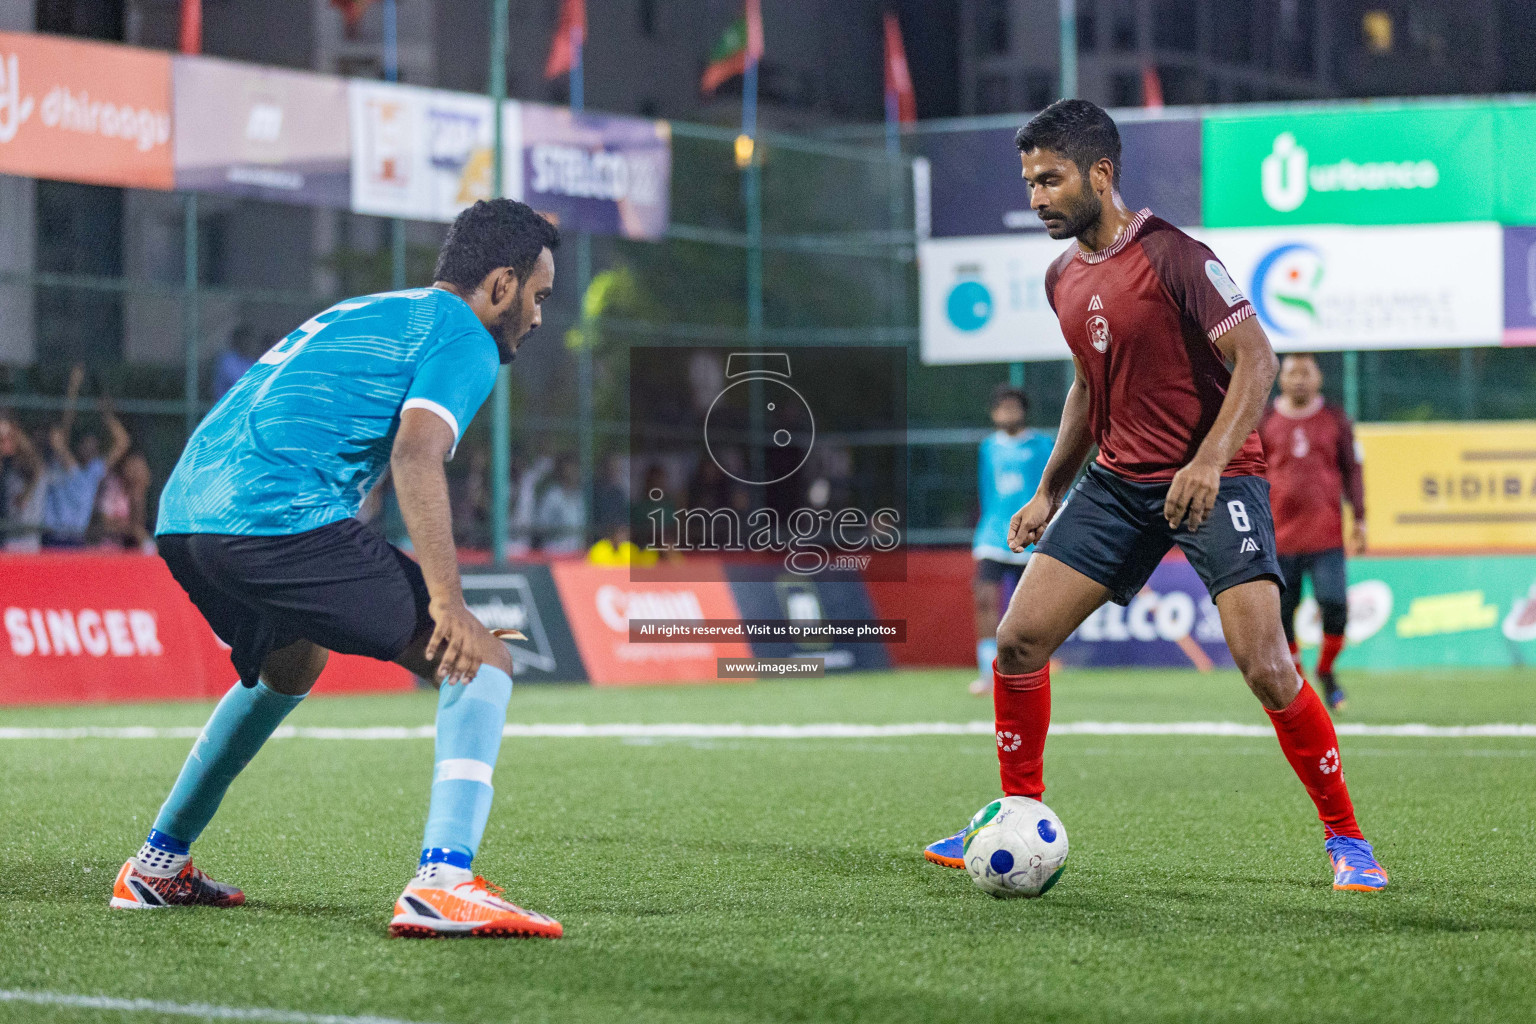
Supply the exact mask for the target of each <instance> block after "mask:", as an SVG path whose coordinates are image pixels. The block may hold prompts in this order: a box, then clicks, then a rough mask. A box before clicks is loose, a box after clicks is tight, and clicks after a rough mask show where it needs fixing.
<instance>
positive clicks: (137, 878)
mask: <svg viewBox="0 0 1536 1024" xmlns="http://www.w3.org/2000/svg"><path fill="white" fill-rule="evenodd" d="M244 903H245V893H243V892H241V891H240V890H239V889H237V888H235V887H234V886H233V885H225V884H224V883H223V882H215V881H214V880H213V879H211V878H209V877H208V876H207V874H205V873H204V872H203V871H201V870H199V869H198V868H195V867H193V866H192V862H191V861H190V860H188V861H187V862H186V863H185V864H183V865H182V867H181V870H180V871H178V872H176V874H174V875H151V874H147V873H145V872H144V871H142V870H141V869H140V868H139V862H138V860H137V859H136V858H134V857H129V858H128V860H127V862H126V863H125V864H124V865H123V868H122V870H121V871H119V872H118V873H117V882H116V883H115V884H114V885H113V886H112V901H111V902H110V903H109V904H108V906H110V907H112V908H113V909H116V910H158V909H160V908H161V907H238V906H243V905H244Z"/></svg>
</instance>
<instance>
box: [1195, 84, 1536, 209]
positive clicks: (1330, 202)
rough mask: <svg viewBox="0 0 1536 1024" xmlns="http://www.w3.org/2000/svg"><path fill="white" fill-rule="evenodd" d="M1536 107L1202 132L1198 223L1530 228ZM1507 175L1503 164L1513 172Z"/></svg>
mask: <svg viewBox="0 0 1536 1024" xmlns="http://www.w3.org/2000/svg"><path fill="white" fill-rule="evenodd" d="M1533 130H1536V107H1530V106H1510V107H1492V106H1481V105H1470V104H1462V105H1423V106H1413V107H1399V108H1394V109H1385V110H1383V109H1334V110H1319V111H1303V112H1297V113H1289V114H1274V115H1268V116H1260V117H1241V116H1239V117H1219V118H1210V119H1207V120H1206V121H1205V124H1204V154H1203V175H1202V177H1203V188H1202V201H1203V208H1204V217H1203V223H1204V224H1205V225H1206V226H1207V227H1238V226H1248V225H1261V224H1320V223H1322V224H1416V223H1427V222H1435V221H1479V220H1494V221H1497V220H1502V221H1505V222H1508V223H1522V222H1528V221H1529V220H1530V219H1531V215H1532V211H1533V207H1536V197H1533V195H1532V192H1533V190H1532V189H1531V188H1530V163H1529V160H1524V161H1523V162H1522V160H1521V158H1522V157H1529V156H1531V155H1532V154H1531V153H1530V152H1528V151H1529V150H1530V149H1532V148H1533V147H1536V143H1533V142H1532V141H1531V140H1530V138H1529V136H1530V133H1531V132H1532V131H1533ZM1511 163H1512V164H1513V165H1514V166H1513V167H1511V166H1509V165H1510V164H1511Z"/></svg>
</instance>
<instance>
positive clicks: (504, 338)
mask: <svg viewBox="0 0 1536 1024" xmlns="http://www.w3.org/2000/svg"><path fill="white" fill-rule="evenodd" d="M529 331H530V328H528V327H526V326H524V323H523V286H522V285H518V288H517V294H516V295H514V296H513V297H512V305H510V306H509V307H507V311H506V312H505V313H503V314H502V315H501V319H499V320H497V321H496V327H495V330H493V331H492V332H491V334H492V336H493V337H494V338H495V339H496V350H497V352H498V354H499V355H500V356H501V365H503V366H506V365H507V364H508V363H510V362H511V361H512V360H514V359H516V358H517V346H518V344H519V343H520V342H521V341H522V340H523V339H524V338H526V337H527V336H528V333H529Z"/></svg>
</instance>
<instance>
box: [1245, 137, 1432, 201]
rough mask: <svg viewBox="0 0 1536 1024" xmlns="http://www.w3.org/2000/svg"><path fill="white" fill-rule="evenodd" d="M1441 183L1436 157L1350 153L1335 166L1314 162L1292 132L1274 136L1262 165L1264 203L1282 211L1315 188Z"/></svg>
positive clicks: (1355, 188)
mask: <svg viewBox="0 0 1536 1024" xmlns="http://www.w3.org/2000/svg"><path fill="white" fill-rule="evenodd" d="M1438 184H1440V168H1439V167H1438V166H1437V165H1436V164H1435V162H1434V161H1433V160H1378V161H1368V162H1363V163H1357V162H1356V161H1354V160H1351V159H1349V158H1348V157H1346V158H1344V159H1342V160H1339V161H1337V162H1335V163H1330V164H1316V165H1313V164H1312V163H1311V158H1310V154H1309V153H1308V152H1307V149H1306V147H1305V146H1303V145H1302V144H1301V143H1300V142H1298V141H1297V139H1296V135H1295V133H1293V132H1281V133H1280V134H1278V135H1276V136H1275V141H1274V146H1273V148H1272V149H1271V150H1270V153H1269V155H1268V156H1266V157H1265V158H1264V160H1263V162H1262V163H1261V164H1260V168H1259V188H1260V191H1261V192H1262V194H1263V196H1264V202H1265V203H1267V204H1268V205H1269V208H1270V209H1272V210H1274V211H1276V212H1277V213H1290V212H1292V211H1294V210H1298V209H1300V208H1301V205H1302V204H1303V203H1305V202H1306V201H1307V196H1308V195H1309V194H1310V193H1311V192H1384V191H1391V190H1399V189H1401V190H1408V189H1431V188H1434V187H1435V186H1436V185H1438Z"/></svg>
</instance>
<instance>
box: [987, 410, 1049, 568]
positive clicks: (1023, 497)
mask: <svg viewBox="0 0 1536 1024" xmlns="http://www.w3.org/2000/svg"><path fill="white" fill-rule="evenodd" d="M1051 446H1052V441H1051V439H1050V438H1049V437H1047V436H1046V435H1044V434H1041V433H1039V432H1037V431H1034V430H1026V431H1024V432H1023V433H1021V434H1019V435H1018V436H1017V437H1009V436H1008V435H1007V434H1005V433H1003V432H1002V431H1001V430H999V431H997V432H996V433H994V434H992V435H991V436H989V437H988V438H987V439H986V440H984V441H982V442H981V450H980V451H979V452H978V458H977V461H978V462H979V463H980V467H979V468H980V474H979V475H980V484H981V490H980V494H981V518H980V520H978V521H977V523H976V533H975V536H974V537H973V538H972V540H971V555H972V557H974V558H988V559H991V560H993V561H996V562H1013V563H1015V564H1018V563H1021V562H1024V561H1026V560H1027V559H1028V558H1029V552H1030V551H1032V550H1034V549H1033V547H1028V548H1025V549H1024V550H1023V551H1022V552H1020V553H1018V554H1015V553H1014V552H1012V551H1010V550H1009V549H1008V523H1009V521H1010V520H1012V519H1013V514H1014V513H1015V512H1017V511H1018V510H1019V509H1020V508H1022V507H1024V503H1025V502H1027V501H1029V499H1030V498H1032V497H1033V496H1034V494H1035V490H1036V489H1037V488H1038V487H1039V486H1040V477H1041V476H1043V475H1044V474H1045V463H1046V460H1047V459H1049V458H1050V457H1051Z"/></svg>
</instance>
